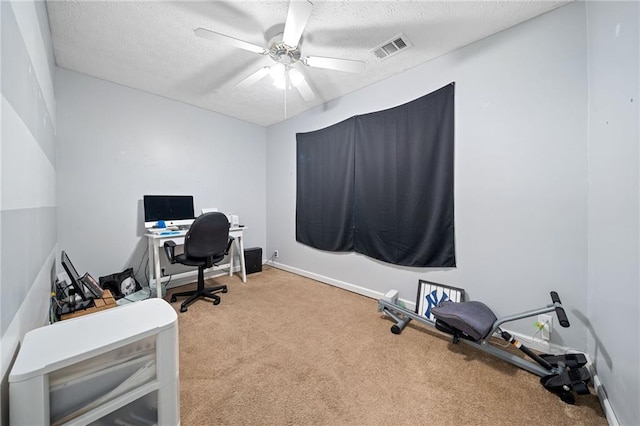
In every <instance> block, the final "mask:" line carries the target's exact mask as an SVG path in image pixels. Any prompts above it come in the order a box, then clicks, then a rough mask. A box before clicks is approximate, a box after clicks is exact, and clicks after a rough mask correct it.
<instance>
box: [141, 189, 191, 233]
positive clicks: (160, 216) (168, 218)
mask: <svg viewBox="0 0 640 426" xmlns="http://www.w3.org/2000/svg"><path fill="white" fill-rule="evenodd" d="M194 219H195V215H194V209H193V196H191V195H145V196H144V227H145V228H153V227H154V226H157V225H158V221H161V220H162V221H164V223H165V226H179V225H191V224H192V223H193V220H194Z"/></svg>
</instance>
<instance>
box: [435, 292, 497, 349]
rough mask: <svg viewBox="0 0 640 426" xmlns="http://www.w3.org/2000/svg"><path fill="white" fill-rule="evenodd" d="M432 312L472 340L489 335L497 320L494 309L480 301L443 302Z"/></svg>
mask: <svg viewBox="0 0 640 426" xmlns="http://www.w3.org/2000/svg"><path fill="white" fill-rule="evenodd" d="M431 313H432V314H433V316H434V317H435V318H436V320H440V321H442V322H444V323H445V324H446V325H448V326H449V327H450V328H452V329H454V330H459V331H460V332H462V333H463V334H465V335H467V336H469V338H470V340H480V339H483V338H485V337H487V335H488V334H489V333H490V332H491V328H492V327H493V324H494V322H495V321H496V320H497V318H496V316H495V314H494V313H493V311H492V310H491V309H489V307H488V306H487V305H485V304H484V303H482V302H478V301H471V302H460V303H457V302H451V301H446V302H442V303H441V304H440V305H438V306H437V307H435V308H432V309H431ZM452 334H453V333H452Z"/></svg>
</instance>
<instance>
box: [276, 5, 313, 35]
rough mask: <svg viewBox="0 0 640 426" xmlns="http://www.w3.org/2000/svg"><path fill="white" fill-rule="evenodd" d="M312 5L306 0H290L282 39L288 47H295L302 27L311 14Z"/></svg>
mask: <svg viewBox="0 0 640 426" xmlns="http://www.w3.org/2000/svg"><path fill="white" fill-rule="evenodd" d="M311 9H313V5H312V4H311V3H310V2H309V1H308V0H291V1H290V2H289V12H288V13H287V21H286V22H285V24H284V34H283V36H282V41H283V42H284V44H286V45H287V46H289V47H297V46H298V42H299V41H300V37H302V32H303V31H304V27H305V26H306V25H307V21H308V20H309V16H311Z"/></svg>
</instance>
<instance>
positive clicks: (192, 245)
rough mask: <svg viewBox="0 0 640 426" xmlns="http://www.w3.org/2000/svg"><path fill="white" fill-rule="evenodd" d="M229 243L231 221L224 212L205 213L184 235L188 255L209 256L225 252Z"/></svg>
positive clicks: (185, 250)
mask: <svg viewBox="0 0 640 426" xmlns="http://www.w3.org/2000/svg"><path fill="white" fill-rule="evenodd" d="M228 243H229V221H228V220H227V216H226V215H225V214H224V213H220V212H212V213H204V214H202V215H200V216H198V217H197V218H196V220H195V221H193V223H192V224H191V227H190V228H189V231H188V232H187V235H185V237H184V253H185V254H186V255H187V256H188V257H195V258H207V257H212V256H218V255H221V254H223V253H224V252H225V250H226V249H227V245H228Z"/></svg>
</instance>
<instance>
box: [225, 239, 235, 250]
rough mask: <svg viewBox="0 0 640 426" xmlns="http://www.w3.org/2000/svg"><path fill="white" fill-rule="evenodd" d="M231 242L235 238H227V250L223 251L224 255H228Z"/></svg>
mask: <svg viewBox="0 0 640 426" xmlns="http://www.w3.org/2000/svg"><path fill="white" fill-rule="evenodd" d="M233 240H235V238H233V237H229V242H228V243H227V249H226V250H225V251H224V254H229V249H230V248H231V243H233Z"/></svg>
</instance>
